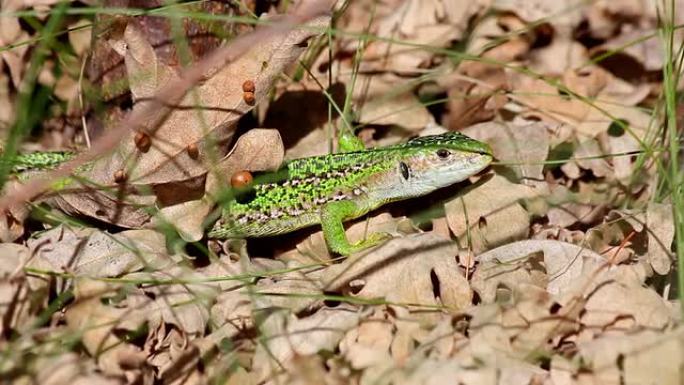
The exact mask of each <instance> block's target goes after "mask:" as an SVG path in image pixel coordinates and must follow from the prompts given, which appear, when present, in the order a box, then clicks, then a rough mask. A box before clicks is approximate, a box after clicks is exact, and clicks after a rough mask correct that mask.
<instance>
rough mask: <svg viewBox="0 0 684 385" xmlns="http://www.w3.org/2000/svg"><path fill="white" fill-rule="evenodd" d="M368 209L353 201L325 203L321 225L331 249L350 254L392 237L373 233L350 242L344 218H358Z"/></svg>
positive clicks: (342, 253)
mask: <svg viewBox="0 0 684 385" xmlns="http://www.w3.org/2000/svg"><path fill="white" fill-rule="evenodd" d="M367 211H368V210H365V209H364V208H363V207H360V206H359V205H358V204H357V203H355V202H353V201H336V202H328V203H326V204H325V205H323V207H322V208H321V212H320V213H321V214H320V215H321V227H322V228H323V236H324V237H325V241H326V243H327V244H328V247H329V248H330V250H332V251H334V252H335V253H338V254H341V255H349V254H353V253H355V252H357V251H361V250H364V249H367V248H369V247H372V246H375V245H377V244H379V243H381V242H382V241H384V240H386V239H388V238H391V235H390V234H388V233H373V234H370V235H369V236H368V237H366V239H364V240H362V241H359V242H356V243H350V242H349V240H348V239H347V234H346V233H345V232H344V225H343V222H344V220H346V219H352V218H358V217H360V216H361V215H363V214H365V213H366V212H367Z"/></svg>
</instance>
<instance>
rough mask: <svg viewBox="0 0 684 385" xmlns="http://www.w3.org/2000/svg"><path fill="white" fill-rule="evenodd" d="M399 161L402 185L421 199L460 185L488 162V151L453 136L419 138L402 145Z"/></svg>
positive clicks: (458, 135)
mask: <svg viewBox="0 0 684 385" xmlns="http://www.w3.org/2000/svg"><path fill="white" fill-rule="evenodd" d="M402 146H403V147H404V150H405V156H402V157H401V158H400V161H399V165H398V167H399V175H400V176H401V178H402V179H403V180H402V184H403V185H404V187H405V188H406V189H408V190H413V192H414V194H416V195H422V194H426V193H429V192H431V191H434V190H436V189H439V188H442V187H446V186H449V185H452V184H454V183H457V182H460V181H463V180H465V179H467V178H468V177H470V176H472V175H474V174H476V173H478V172H480V171H481V170H483V169H484V168H486V167H487V166H488V165H489V163H490V162H491V161H492V159H493V157H492V150H491V148H490V147H489V146H488V145H487V144H485V143H482V142H480V141H477V140H475V139H472V138H469V137H467V136H465V135H463V134H460V133H457V132H448V133H445V134H441V135H432V136H423V137H418V138H415V139H412V140H409V141H408V142H407V143H405V144H404V145H402Z"/></svg>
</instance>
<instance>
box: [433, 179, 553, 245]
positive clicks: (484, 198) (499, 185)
mask: <svg viewBox="0 0 684 385" xmlns="http://www.w3.org/2000/svg"><path fill="white" fill-rule="evenodd" d="M543 194H544V191H543V190H542V189H540V188H533V187H529V186H525V185H522V184H514V183H511V182H509V181H508V180H507V179H506V178H504V177H502V176H499V175H494V176H493V177H491V178H488V179H486V180H482V181H481V182H480V183H477V184H476V185H474V186H471V187H468V188H465V189H463V190H461V191H460V192H459V196H458V197H456V198H454V199H452V200H450V201H449V202H447V203H446V204H445V205H444V209H445V211H446V217H447V221H448V223H449V228H450V229H451V231H452V232H453V233H454V235H455V236H456V237H457V238H458V242H459V245H460V246H461V248H463V249H465V248H467V249H471V250H472V251H473V252H474V253H476V254H477V253H481V252H482V251H484V250H487V249H489V248H492V247H496V246H498V245H501V244H505V243H506V242H509V241H512V240H517V239H523V238H524V237H526V236H527V232H528V228H529V225H530V220H529V214H528V212H527V211H526V210H525V208H523V206H522V205H521V204H520V203H519V201H521V200H526V199H533V198H536V197H539V196H540V195H543Z"/></svg>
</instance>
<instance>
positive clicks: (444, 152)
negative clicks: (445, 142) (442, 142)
mask: <svg viewBox="0 0 684 385" xmlns="http://www.w3.org/2000/svg"><path fill="white" fill-rule="evenodd" d="M449 155H451V153H450V152H449V150H447V149H444V148H440V149H439V150H437V156H438V157H440V158H442V159H446V158H448V157H449Z"/></svg>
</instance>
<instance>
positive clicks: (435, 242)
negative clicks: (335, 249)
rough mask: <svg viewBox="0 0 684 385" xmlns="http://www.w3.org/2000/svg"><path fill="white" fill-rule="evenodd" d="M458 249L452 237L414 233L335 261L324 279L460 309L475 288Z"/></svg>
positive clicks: (343, 287)
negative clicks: (461, 265)
mask: <svg viewBox="0 0 684 385" xmlns="http://www.w3.org/2000/svg"><path fill="white" fill-rule="evenodd" d="M457 253H458V248H457V247H456V245H455V244H454V243H453V242H452V241H451V240H449V239H446V238H442V237H439V236H437V235H435V234H431V233H424V234H412V235H408V236H405V237H402V238H395V239H392V240H390V241H388V242H387V243H385V244H383V245H381V246H379V247H377V248H375V249H371V250H369V251H367V252H364V253H361V254H359V255H358V256H355V257H353V258H348V259H346V260H345V261H344V262H343V263H340V264H338V265H332V266H330V267H329V268H328V269H326V271H325V272H324V274H323V275H322V276H321V280H322V281H323V282H324V283H325V290H327V291H335V292H341V293H343V294H345V295H350V296H353V297H355V298H366V299H375V298H383V299H384V300H386V301H388V302H390V303H399V304H406V305H409V308H411V307H412V306H417V307H421V306H427V307H433V306H444V307H445V308H446V309H448V310H450V311H459V310H461V309H464V308H466V307H467V306H469V305H470V299H471V298H472V293H471V291H470V288H469V286H468V282H467V280H466V279H465V277H463V275H462V272H461V270H460V269H459V267H458V264H457V262H456V255H457ZM404 282H411V285H406V284H405V283H404ZM435 293H437V294H438V295H437V296H436V295H435ZM416 316H418V317H421V316H422V317H425V318H428V319H429V318H430V315H429V314H424V315H416Z"/></svg>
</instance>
